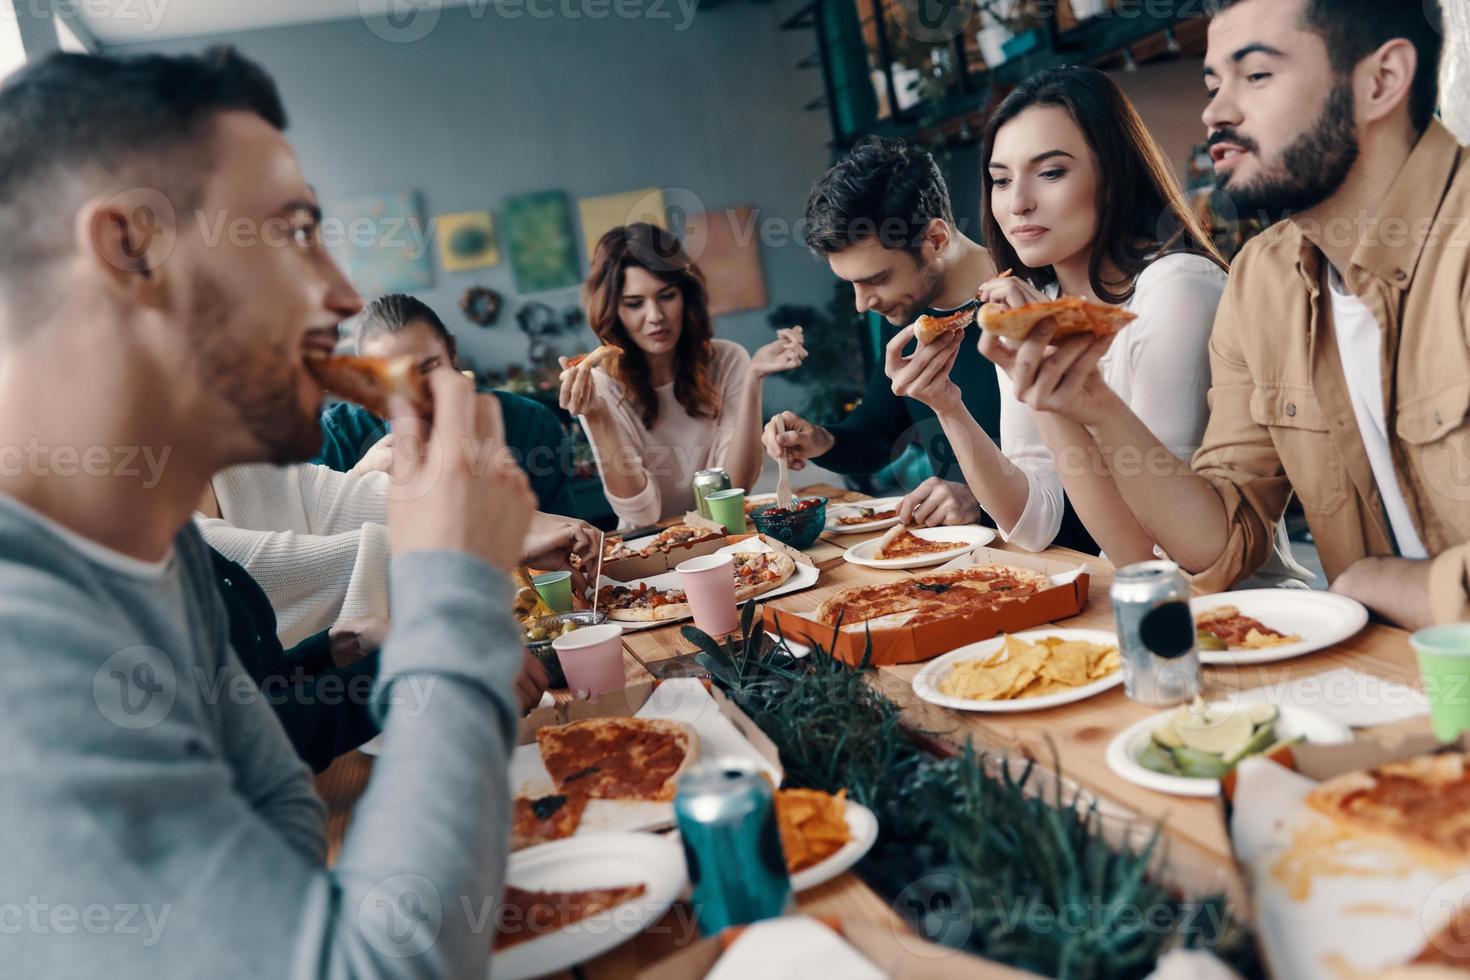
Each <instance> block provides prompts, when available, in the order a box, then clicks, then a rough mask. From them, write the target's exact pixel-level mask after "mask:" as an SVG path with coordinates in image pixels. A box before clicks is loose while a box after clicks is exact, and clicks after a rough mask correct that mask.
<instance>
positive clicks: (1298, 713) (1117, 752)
mask: <svg viewBox="0 0 1470 980" xmlns="http://www.w3.org/2000/svg"><path fill="white" fill-rule="evenodd" d="M1277 710H1278V711H1279V712H1280V714H1279V715H1278V716H1277V719H1276V734H1277V736H1278V737H1280V738H1283V739H1285V738H1296V737H1297V736H1301V737H1303V738H1305V739H1306V740H1307V741H1308V742H1314V743H1316V744H1318V745H1339V744H1343V743H1346V742H1351V741H1352V740H1353V732H1352V729H1350V728H1348V727H1347V726H1346V725H1343V724H1341V723H1340V722H1336V721H1333V720H1332V719H1331V718H1324V717H1323V716H1322V715H1319V714H1315V713H1313V712H1311V711H1306V710H1304V709H1302V708H1295V707H1292V706H1290V705H1281V706H1280V707H1278V709H1277ZM1163 718H1164V713H1163V712H1160V713H1159V714H1156V715H1149V716H1148V717H1147V718H1141V719H1139V720H1138V721H1137V722H1135V723H1134V724H1132V725H1129V726H1128V727H1127V728H1125V729H1123V731H1121V732H1119V733H1118V736H1117V738H1115V739H1113V740H1112V742H1110V743H1109V744H1108V752H1107V760H1108V768H1109V769H1111V770H1113V772H1115V773H1117V774H1118V775H1119V776H1122V777H1123V778H1124V779H1126V780H1128V781H1129V782H1130V783H1135V784H1136V785H1139V786H1142V787H1143V788H1144V789H1151V790H1154V791H1155V792H1158V793H1170V794H1172V795H1174V796H1218V795H1219V794H1220V781H1219V780H1218V779H1193V778H1191V777H1189V776H1170V775H1168V774H1167V773H1162V772H1154V771H1153V770H1152V769H1148V768H1145V767H1144V766H1143V765H1140V764H1139V762H1138V761H1137V760H1138V753H1139V752H1140V751H1142V749H1143V747H1144V746H1145V745H1146V744H1147V743H1148V739H1149V733H1150V732H1152V731H1153V730H1154V728H1155V727H1156V726H1157V725H1158V724H1159V722H1161V721H1163Z"/></svg>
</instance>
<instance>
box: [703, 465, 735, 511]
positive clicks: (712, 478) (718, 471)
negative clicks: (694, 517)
mask: <svg viewBox="0 0 1470 980" xmlns="http://www.w3.org/2000/svg"><path fill="white" fill-rule="evenodd" d="M734 486H735V484H733V483H731V482H730V474H729V473H727V472H726V471H725V469H724V467H721V466H716V467H713V468H711V469H707V470H700V471H699V472H698V473H696V474H694V508H695V510H698V511H699V516H700V517H705V518H707V517H709V504H708V503H706V502H705V499H704V498H705V497H707V496H709V495H710V494H712V493H717V492H718V491H720V490H730V489H732V488H733V487H734Z"/></svg>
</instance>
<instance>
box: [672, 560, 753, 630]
mask: <svg viewBox="0 0 1470 980" xmlns="http://www.w3.org/2000/svg"><path fill="white" fill-rule="evenodd" d="M734 564H735V558H734V556H732V555H729V554H724V555H705V556H704V557H703V558H691V559H689V560H688V561H685V562H680V563H679V564H678V565H677V566H676V567H675V568H674V571H676V572H678V573H679V584H680V585H681V586H683V588H684V594H685V595H686V596H688V598H689V608H690V610H691V611H692V612H693V613H694V625H695V626H697V627H699V628H700V629H701V630H703V631H704V632H706V633H708V634H709V635H710V636H720V635H722V634H725V633H733V632H734V631H735V630H737V629H739V628H740V614H739V612H738V611H737V610H736V609H735V572H734V569H733V567H732V566H734Z"/></svg>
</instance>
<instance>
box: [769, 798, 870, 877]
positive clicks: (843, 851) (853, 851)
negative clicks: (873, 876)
mask: <svg viewBox="0 0 1470 980" xmlns="http://www.w3.org/2000/svg"><path fill="white" fill-rule="evenodd" d="M842 817H843V819H844V820H846V821H847V832H848V834H849V835H850V836H849V838H848V841H847V843H846V844H843V845H842V847H841V848H839V849H838V850H837V852H836V853H835V854H833V855H832V856H831V857H828V858H826V859H825V860H822V861H818V862H817V863H816V864H814V865H812V866H811V867H810V868H803V869H802V870H800V871H798V872H796V874H794V875H792V876H791V890H792V891H793V892H804V891H806V890H807V889H808V888H815V887H817V886H818V885H825V884H826V883H827V882H829V881H831V880H832V879H833V878H836V877H837V876H838V875H840V874H842V873H843V872H844V871H847V870H848V869H849V868H851V867H852V866H853V865H854V864H857V863H858V862H859V861H861V860H862V859H863V856H864V855H866V854H867V853H868V852H869V851H871V850H872V849H873V844H874V843H876V842H877V840H878V818H877V817H875V816H873V811H872V810H869V809H868V808H867V807H865V806H863V805H862V804H861V803H855V802H854V801H852V800H848V801H846V806H845V807H844V809H843V811H842Z"/></svg>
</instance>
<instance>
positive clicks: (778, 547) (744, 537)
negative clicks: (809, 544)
mask: <svg viewBox="0 0 1470 980" xmlns="http://www.w3.org/2000/svg"><path fill="white" fill-rule="evenodd" d="M742 541H759V542H761V543H762V544H764V545H765V546H766V547H767V548H770V549H771V550H772V551H774V552H777V553H779V554H783V555H785V556H787V557H788V558H790V559H791V560H792V561H794V562H796V563H797V564H798V565H808V566H810V567H812V568H816V567H817V563H816V562H814V561H812V556H811V555H808V554H807V553H806V552H805V551H798V550H796V549H795V548H793V547H791V545H789V544H787V543H786V542H784V541H780V540H777V539H776V538H772V537H768V536H766V535H764V534H761V533H759V532H756V533H753V534H752V533H746V534H732V535H730V536H729V537H728V538H727V539H726V542H725V543H726V545H732V544H739V543H740V542H742Z"/></svg>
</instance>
